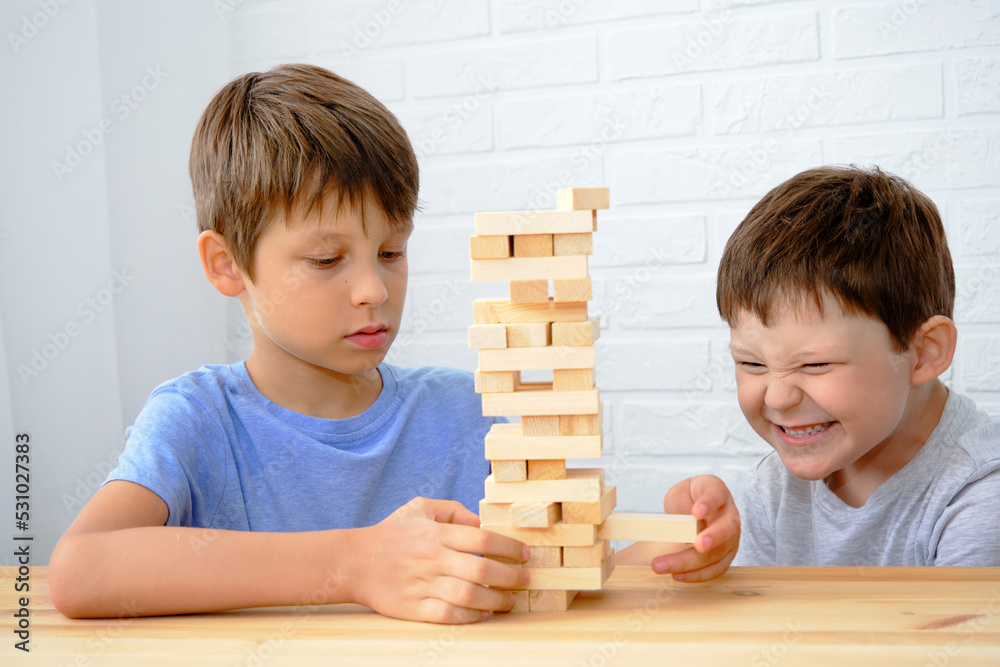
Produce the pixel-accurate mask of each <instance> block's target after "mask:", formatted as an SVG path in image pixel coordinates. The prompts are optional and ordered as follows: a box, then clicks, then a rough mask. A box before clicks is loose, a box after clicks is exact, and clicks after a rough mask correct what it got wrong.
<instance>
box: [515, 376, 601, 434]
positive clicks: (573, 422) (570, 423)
mask: <svg viewBox="0 0 1000 667" xmlns="http://www.w3.org/2000/svg"><path fill="white" fill-rule="evenodd" d="M519 388H520V387H519ZM592 391H597V390H596V389H594V390H592ZM603 408H604V406H603V404H598V406H597V414H588V415H570V414H563V415H560V416H559V435H600V434H601V427H602V426H603V422H604V409H603Z"/></svg>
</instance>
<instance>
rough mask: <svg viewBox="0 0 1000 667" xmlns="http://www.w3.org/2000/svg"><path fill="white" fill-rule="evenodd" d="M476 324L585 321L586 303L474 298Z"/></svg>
mask: <svg viewBox="0 0 1000 667" xmlns="http://www.w3.org/2000/svg"><path fill="white" fill-rule="evenodd" d="M472 314H473V318H474V320H475V323H476V324H496V323H503V324H513V323H519V322H586V321H587V304H585V303H574V302H567V303H561V302H560V303H557V302H555V301H553V300H552V299H551V298H550V299H549V302H548V303H511V301H510V299H476V300H475V301H473V302H472Z"/></svg>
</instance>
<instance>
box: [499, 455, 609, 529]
mask: <svg viewBox="0 0 1000 667" xmlns="http://www.w3.org/2000/svg"><path fill="white" fill-rule="evenodd" d="M483 486H484V490H485V496H486V501H487V502H490V503H532V502H555V503H595V502H599V501H600V500H601V498H602V497H604V469H603V468H568V469H567V470H566V479H543V480H538V481H530V482H529V481H524V482H498V481H496V480H494V479H493V475H490V476H489V477H487V478H486V482H485V483H484V485H483ZM557 525H562V524H557ZM567 525H569V524H567Z"/></svg>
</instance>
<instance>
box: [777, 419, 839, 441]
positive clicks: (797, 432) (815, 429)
mask: <svg viewBox="0 0 1000 667" xmlns="http://www.w3.org/2000/svg"><path fill="white" fill-rule="evenodd" d="M832 423H833V422H826V423H825V424H816V425H815V426H810V427H808V428H788V427H786V426H782V427H781V430H782V431H784V432H785V433H787V434H788V435H790V436H792V437H793V438H805V437H806V436H810V435H813V434H814V433H819V432H820V431H822V430H823V429H825V428H826V427H827V426H829V425H830V424H832Z"/></svg>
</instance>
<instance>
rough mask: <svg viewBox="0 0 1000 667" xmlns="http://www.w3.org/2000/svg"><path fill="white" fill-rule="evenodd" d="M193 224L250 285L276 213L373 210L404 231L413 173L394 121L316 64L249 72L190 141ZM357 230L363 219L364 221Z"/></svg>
mask: <svg viewBox="0 0 1000 667" xmlns="http://www.w3.org/2000/svg"><path fill="white" fill-rule="evenodd" d="M189 168H190V172H191V183H192V185H193V188H194V199H195V209H196V211H197V217H198V226H199V227H200V229H201V230H202V231H205V230H207V229H212V230H215V231H217V232H219V233H220V234H221V235H222V236H223V237H224V238H225V239H226V241H227V243H228V244H229V247H230V251H231V252H232V253H233V256H234V259H235V261H236V264H237V266H239V267H240V269H242V270H243V271H245V272H246V273H247V275H248V276H249V278H250V279H251V280H253V259H254V251H255V248H256V244H257V239H258V238H259V237H260V235H261V233H262V232H263V231H264V229H266V228H267V225H268V224H269V223H270V222H271V220H272V219H273V218H274V217H275V216H276V215H277V214H278V212H279V209H280V208H281V207H283V208H284V214H285V216H286V220H287V216H288V215H289V214H290V213H291V211H292V208H293V207H298V206H302V207H304V211H305V212H306V213H309V212H311V211H312V210H313V209H314V208H318V209H320V210H321V208H322V204H323V199H324V198H325V197H327V196H328V195H330V194H335V196H336V205H337V207H338V209H339V208H340V207H341V206H343V205H345V204H348V205H350V206H352V207H354V208H356V209H357V210H358V211H359V212H363V210H364V204H365V202H366V201H369V200H370V201H371V202H372V203H374V204H376V205H377V206H378V207H379V208H380V209H381V211H382V212H383V213H384V214H385V215H386V217H387V218H389V220H390V221H392V222H393V223H395V224H397V225H399V226H400V227H403V226H406V225H408V224H409V223H410V221H411V218H412V217H413V213H414V211H415V210H416V208H417V191H418V189H419V181H420V178H419V170H418V167H417V158H416V155H415V154H414V152H413V146H412V145H411V144H410V140H409V139H408V138H407V136H406V131H405V130H403V128H402V126H401V125H400V124H399V121H398V120H396V117H395V116H393V115H392V113H391V112H390V111H389V110H388V109H387V108H386V107H385V106H384V105H383V104H382V103H381V102H379V101H378V100H376V99H375V98H374V97H372V96H371V95H370V94H368V93H367V92H366V91H365V90H363V89H362V88H360V87H359V86H357V85H355V84H353V83H351V82H350V81H348V80H346V79H344V78H342V77H340V76H337V75H336V74H334V73H333V72H330V71H328V70H325V69H323V68H321V67H316V66H314V65H280V66H278V67H275V68H274V69H271V70H268V71H267V72H251V73H249V74H244V75H243V76H240V77H238V78H236V79H235V80H233V81H231V82H230V83H228V84H227V85H226V86H224V87H223V88H222V90H220V91H219V92H218V93H217V94H216V95H215V97H214V98H212V101H211V102H209V104H208V107H207V108H206V109H205V112H204V113H203V114H202V116H201V120H199V121H198V126H197V128H196V129H195V133H194V139H193V140H192V142H191V159H190V165H189ZM362 225H364V220H363V219H362Z"/></svg>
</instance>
